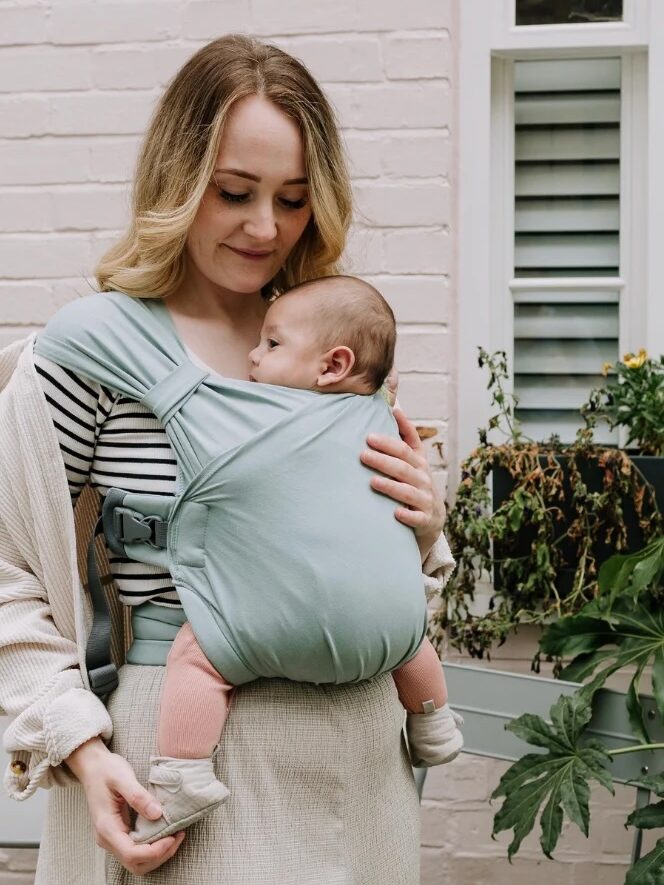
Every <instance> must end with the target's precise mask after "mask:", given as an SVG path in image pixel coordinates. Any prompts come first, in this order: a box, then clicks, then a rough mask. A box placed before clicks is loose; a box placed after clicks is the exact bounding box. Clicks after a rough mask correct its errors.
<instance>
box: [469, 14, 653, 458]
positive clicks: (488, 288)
mask: <svg viewBox="0 0 664 885" xmlns="http://www.w3.org/2000/svg"><path fill="white" fill-rule="evenodd" d="M623 15H624V20H623V21H622V22H605V23H598V24H592V25H587V24H572V25H522V26H516V25H515V24H514V20H515V3H514V0H501V2H493V0H491V2H487V0H464V2H463V3H461V4H460V43H461V48H460V55H459V83H460V88H459V106H460V114H459V185H460V186H459V268H458V270H459V273H458V279H459V290H458V293H459V294H458V304H459V313H458V316H459V346H458V354H459V360H458V383H459V389H458V396H457V402H458V409H457V420H458V424H457V426H458V433H457V438H458V446H459V454H460V456H461V457H462V458H463V457H465V456H466V455H467V454H468V453H469V452H470V451H471V450H472V448H474V447H475V445H476V444H477V428H478V427H480V426H485V425H486V422H487V419H488V417H489V415H490V413H491V412H490V402H489V395H488V392H487V390H486V375H485V373H484V372H482V371H481V370H480V369H479V367H478V366H477V347H478V345H482V346H483V347H484V348H485V349H487V350H489V351H494V350H505V351H506V353H507V355H508V359H509V361H510V362H509V365H510V368H512V367H513V344H514V339H513V313H514V311H513V300H512V290H513V289H514V288H518V287H519V285H522V286H527V285H532V282H533V280H532V279H530V280H524V281H523V282H522V283H519V281H515V280H513V267H514V236H513V231H514V125H513V81H512V62H513V60H514V59H516V58H519V59H521V58H547V57H548V58H565V57H572V56H574V57H576V56H579V55H583V56H584V57H591V56H615V55H619V56H620V57H621V59H622V75H621V76H622V82H621V101H622V106H621V136H620V137H621V164H620V176H621V179H620V187H621V207H620V229H621V236H620V267H621V277H619V278H615V277H612V278H610V279H611V280H612V281H613V283H614V284H615V285H616V286H617V287H619V289H620V291H621V309H620V318H621V319H620V339H619V347H620V352H621V353H624V352H625V351H627V350H635V349H638V348H639V347H646V348H647V350H648V352H649V353H651V354H653V355H655V356H659V354H660V353H663V352H664V296H662V295H661V294H660V293H658V291H657V276H656V271H657V263H656V262H657V257H658V250H657V240H656V232H657V231H658V230H659V231H662V232H664V168H662V167H663V166H664V164H661V163H660V164H659V168H658V163H657V157H658V156H659V157H661V156H664V119H658V108H657V102H656V94H655V95H654V94H653V93H656V91H657V90H656V89H655V90H649V89H648V83H655V84H657V83H661V82H664V3H660V4H651V2H650V0H625V3H624V8H623ZM659 116H660V117H662V116H664V115H661V114H660V115H659ZM647 123H648V125H646V124H647ZM652 193H655V194H661V196H662V199H661V200H659V201H658V200H656V199H652V198H649V196H650V194H652ZM505 230H508V231H511V232H512V233H511V234H510V236H509V237H507V238H505V237H503V238H500V237H498V236H495V235H493V232H499V233H500V232H501V231H505ZM659 248H660V250H661V246H660V247H659ZM571 279H572V278H570V280H571ZM578 282H579V280H578V279H577V280H576V281H575V284H578ZM606 282H607V278H585V279H584V280H583V283H584V284H585V285H587V286H588V285H592V284H593V283H594V284H595V285H596V284H597V283H600V284H606ZM567 285H569V284H568V283H567V282H566V281H561V280H549V281H548V282H547V283H546V286H547V287H550V288H552V289H558V290H560V289H561V288H565V287H566V286H567Z"/></svg>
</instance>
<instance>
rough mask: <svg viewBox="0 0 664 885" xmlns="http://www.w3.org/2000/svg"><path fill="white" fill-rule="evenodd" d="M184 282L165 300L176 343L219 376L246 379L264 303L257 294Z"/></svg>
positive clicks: (256, 342)
mask: <svg viewBox="0 0 664 885" xmlns="http://www.w3.org/2000/svg"><path fill="white" fill-rule="evenodd" d="M192 283H193V281H189V280H186V281H185V282H184V283H183V284H182V286H180V287H179V288H178V290H177V291H176V292H174V293H173V294H171V295H169V296H168V297H167V298H166V301H165V303H166V308H167V310H168V311H169V313H170V315H171V319H172V321H173V324H174V325H175V328H176V331H177V333H178V335H179V336H180V340H181V341H182V343H183V344H184V345H186V347H188V348H189V350H190V351H191V352H192V353H194V354H195V355H196V356H197V357H198V358H199V360H201V361H202V362H204V363H205V364H206V365H208V366H209V367H210V368H212V369H214V371H216V372H218V373H219V374H220V375H225V376H226V377H229V378H242V379H244V380H248V377H249V353H250V351H251V350H253V348H254V347H255V346H256V345H257V344H258V342H259V339H260V330H261V326H262V324H263V318H264V316H265V314H266V312H267V309H268V306H269V305H268V303H267V302H266V300H265V299H264V298H263V297H262V296H261V293H260V292H253V293H246V292H245V293H238V292H228V291H225V290H223V289H219V288H218V287H211V286H209V285H207V286H200V285H198V286H197V285H193V284H192Z"/></svg>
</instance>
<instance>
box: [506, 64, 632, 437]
mask: <svg viewBox="0 0 664 885" xmlns="http://www.w3.org/2000/svg"><path fill="white" fill-rule="evenodd" d="M620 77H621V67H620V59H574V60H568V59H560V60H551V61H517V62H515V64H514V84H515V85H514V88H515V102H514V104H515V108H514V117H515V241H514V276H515V281H514V284H513V286H512V291H513V297H514V372H515V377H514V390H515V393H516V395H517V396H518V397H519V400H520V402H519V407H518V410H517V415H518V417H519V419H520V421H521V423H522V426H523V429H524V431H525V433H527V434H528V435H529V436H532V437H533V438H535V439H545V438H548V437H549V436H550V435H551V434H552V433H557V434H559V435H560V437H561V438H562V439H563V440H565V441H570V440H571V439H572V438H573V437H574V434H575V432H576V429H577V427H579V426H580V424H581V423H582V422H581V419H580V416H579V413H578V408H579V406H580V405H581V404H582V403H583V402H584V401H585V400H586V399H587V396H588V392H589V391H590V389H591V388H592V387H594V386H597V385H599V384H600V383H601V382H602V380H603V379H602V377H601V375H600V372H601V369H602V365H603V364H604V363H605V362H614V361H615V360H616V358H617V355H618V338H619V314H618V310H619V288H618V284H617V282H614V280H615V278H617V277H618V275H619V268H620ZM603 277H605V278H606V284H604V283H602V282H600V281H599V280H598V278H603ZM556 280H558V281H559V285H556V283H555V281H556ZM564 281H567V282H566V283H565V282H564ZM602 434H603V438H602ZM598 439H599V440H600V441H603V442H615V435H614V434H611V433H610V432H608V431H607V430H606V429H604V428H603V429H601V430H600V431H599V434H598Z"/></svg>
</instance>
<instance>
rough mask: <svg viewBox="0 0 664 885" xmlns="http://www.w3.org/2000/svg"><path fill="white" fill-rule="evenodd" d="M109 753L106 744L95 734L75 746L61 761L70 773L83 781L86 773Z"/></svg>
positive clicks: (95, 767) (93, 768)
mask: <svg viewBox="0 0 664 885" xmlns="http://www.w3.org/2000/svg"><path fill="white" fill-rule="evenodd" d="M109 753H110V750H109V749H108V748H107V746H106V744H105V743H104V742H103V741H102V739H101V738H100V737H99V736H96V737H93V738H90V740H89V741H85V743H83V744H81V746H80V747H77V748H76V749H75V750H74V751H73V753H70V754H69V756H67V758H66V759H64V760H63V762H64V763H65V765H66V766H67V768H69V770H70V771H71V773H72V774H73V775H74V776H75V777H76V778H78V780H79V781H80V782H81V783H83V782H84V781H85V779H86V777H87V775H88V774H89V773H90V772H93V771H94V770H95V769H97V766H98V765H99V763H100V762H101V760H102V759H104V758H105V757H106V756H108V755H109Z"/></svg>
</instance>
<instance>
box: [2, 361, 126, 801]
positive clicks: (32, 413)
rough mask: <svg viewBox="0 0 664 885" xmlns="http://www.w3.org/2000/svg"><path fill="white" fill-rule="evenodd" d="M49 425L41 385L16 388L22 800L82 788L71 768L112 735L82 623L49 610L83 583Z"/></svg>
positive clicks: (10, 742) (9, 422)
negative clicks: (87, 663)
mask: <svg viewBox="0 0 664 885" xmlns="http://www.w3.org/2000/svg"><path fill="white" fill-rule="evenodd" d="M24 375H25V373H24ZM40 397H41V400H40ZM47 422H48V417H47V411H46V405H45V402H44V401H43V394H42V393H41V391H40V390H39V387H38V385H37V384H36V383H34V379H33V383H32V384H31V383H30V382H29V381H28V382H26V381H25V377H24V379H23V382H22V383H21V382H20V381H16V380H15V378H12V381H10V382H9V383H8V384H7V387H6V388H5V390H4V391H3V392H2V394H1V395H0V451H2V452H3V470H2V471H0V707H2V708H3V709H4V710H5V711H6V713H8V714H9V716H11V717H13V719H12V721H11V722H10V724H9V726H8V727H7V729H6V731H5V734H4V745H5V749H6V750H7V751H8V752H9V753H10V756H11V758H10V761H9V764H8V766H7V770H6V773H5V778H4V783H5V787H6V789H7V791H8V793H9V795H10V796H12V797H13V798H14V799H19V800H20V799H27V798H28V797H29V796H31V795H32V794H33V793H34V792H35V790H36V789H37V788H38V787H47V788H48V787H51V786H53V785H54V784H59V785H66V784H70V783H75V782H76V781H75V778H74V777H73V775H72V774H71V773H70V772H69V770H68V769H67V768H66V766H63V765H62V762H63V760H64V759H66V758H67V756H69V754H70V753H72V752H73V751H74V750H75V749H76V748H77V747H78V746H80V745H81V744H83V743H85V741H87V740H89V739H90V738H91V737H94V736H97V735H100V736H101V737H103V738H105V739H107V738H110V736H111V733H112V725H111V720H110V717H109V715H108V711H107V710H106V708H105V707H104V705H103V703H102V702H101V701H100V700H99V698H97V697H96V696H95V695H94V694H93V693H92V692H91V691H89V690H88V689H87V687H86V685H85V683H84V680H83V676H82V673H81V670H80V659H79V649H78V646H77V643H76V638H75V637H76V629H75V627H74V623H73V616H72V618H71V619H70V621H69V622H66V621H63V620H62V616H61V617H60V620H61V623H60V625H58V623H57V621H58V619H57V618H56V617H54V610H53V605H52V600H49V588H50V590H51V591H53V589H54V588H56V587H57V588H58V592H59V593H60V594H61V596H64V595H65V594H67V593H69V594H72V593H73V592H74V590H73V586H74V584H73V582H74V580H78V576H77V573H76V574H75V572H74V568H75V565H74V564H75V547H74V545H73V544H72V542H71V540H70V538H71V537H73V513H72V512H71V511H72V507H71V499H70V496H69V493H68V488H67V480H66V477H65V474H64V467H63V465H62V459H61V457H60V453H59V449H58V446H57V440H56V439H55V434H54V430H53V428H52V426H49V424H48V423H47Z"/></svg>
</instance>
